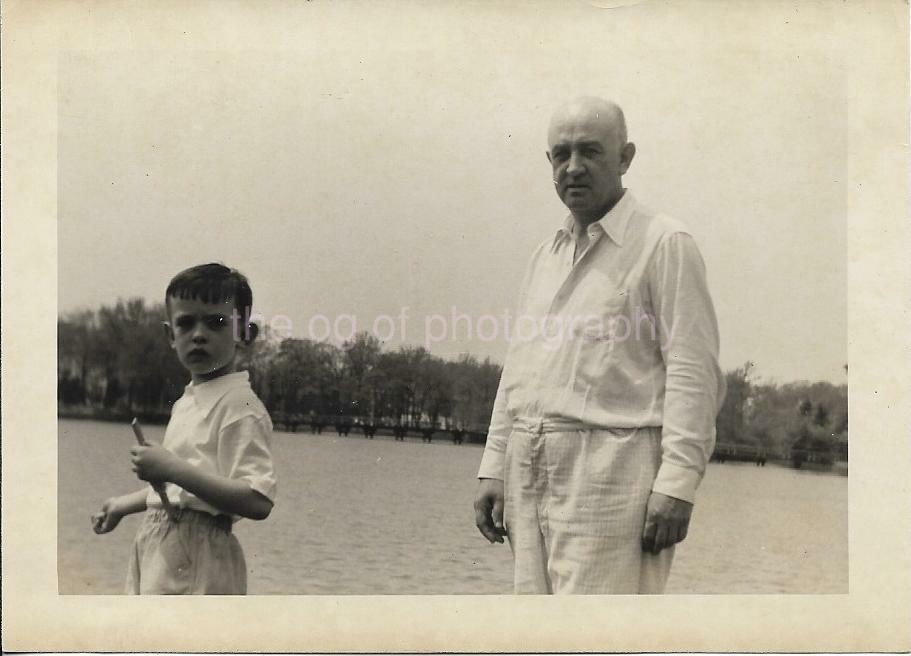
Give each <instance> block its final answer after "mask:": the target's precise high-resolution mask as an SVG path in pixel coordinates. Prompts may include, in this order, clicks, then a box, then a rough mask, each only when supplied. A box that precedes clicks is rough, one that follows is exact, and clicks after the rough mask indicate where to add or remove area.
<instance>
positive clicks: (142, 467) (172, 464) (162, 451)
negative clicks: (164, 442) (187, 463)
mask: <svg viewBox="0 0 911 656" xmlns="http://www.w3.org/2000/svg"><path fill="white" fill-rule="evenodd" d="M130 453H131V454H132V455H133V458H132V461H133V471H134V472H135V473H136V476H137V477H139V479H140V480H143V481H148V482H149V483H152V484H153V485H154V484H156V483H169V482H172V481H173V480H174V478H175V473H176V471H177V469H178V468H179V467H180V466H181V465H183V464H184V463H183V460H181V459H180V458H178V457H177V456H175V455H174V454H173V453H171V452H170V451H168V450H167V449H166V448H164V447H163V446H159V445H157V444H155V445H150V446H134V447H133V448H132V449H130Z"/></svg>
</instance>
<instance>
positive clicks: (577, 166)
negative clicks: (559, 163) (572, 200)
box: [566, 152, 585, 175]
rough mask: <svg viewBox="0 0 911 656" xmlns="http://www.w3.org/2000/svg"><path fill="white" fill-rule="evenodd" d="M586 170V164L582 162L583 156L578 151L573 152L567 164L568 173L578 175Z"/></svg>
mask: <svg viewBox="0 0 911 656" xmlns="http://www.w3.org/2000/svg"><path fill="white" fill-rule="evenodd" d="M583 171H585V166H583V164H582V157H581V156H580V155H579V153H577V152H573V153H572V154H571V155H570V156H569V162H567V164H566V174H567V175H578V174H579V173H582V172H583Z"/></svg>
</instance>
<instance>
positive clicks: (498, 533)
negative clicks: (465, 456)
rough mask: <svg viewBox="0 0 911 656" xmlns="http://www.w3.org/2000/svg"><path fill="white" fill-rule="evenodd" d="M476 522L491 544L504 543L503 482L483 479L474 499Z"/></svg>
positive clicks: (494, 479)
mask: <svg viewBox="0 0 911 656" xmlns="http://www.w3.org/2000/svg"><path fill="white" fill-rule="evenodd" d="M474 521H475V524H477V525H478V530H479V531H481V535H483V536H484V537H485V538H487V539H488V541H490V542H491V543H493V542H503V536H504V535H506V529H505V528H503V481H501V480H498V479H496V478H482V479H481V480H480V482H479V483H478V492H477V494H476V495H475V498H474Z"/></svg>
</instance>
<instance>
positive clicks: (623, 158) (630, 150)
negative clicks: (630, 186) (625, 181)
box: [620, 141, 636, 175]
mask: <svg viewBox="0 0 911 656" xmlns="http://www.w3.org/2000/svg"><path fill="white" fill-rule="evenodd" d="M635 156H636V144H634V143H633V142H632V141H628V142H627V143H626V145H625V146H623V148H622V149H621V150H620V175H623V174H624V173H626V172H627V171H629V167H630V164H632V163H633V158H634V157H635Z"/></svg>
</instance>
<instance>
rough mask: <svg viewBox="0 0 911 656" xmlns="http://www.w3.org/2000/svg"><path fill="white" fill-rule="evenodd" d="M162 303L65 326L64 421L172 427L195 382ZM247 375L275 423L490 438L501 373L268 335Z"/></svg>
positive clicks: (484, 364) (60, 376)
mask: <svg viewBox="0 0 911 656" xmlns="http://www.w3.org/2000/svg"><path fill="white" fill-rule="evenodd" d="M165 316H166V312H165V307H164V304H163V303H157V304H152V305H148V304H147V303H146V302H145V301H144V300H143V299H139V298H136V299H130V300H127V301H118V302H117V303H116V304H115V305H113V306H102V307H101V308H99V309H98V310H95V311H92V310H81V311H78V312H71V313H69V314H66V315H64V316H61V317H59V318H58V321H57V349H58V357H57V369H58V370H57V391H58V394H57V396H58V401H59V403H60V404H61V406H63V408H62V409H63V411H64V412H67V413H70V414H79V412H78V411H79V409H82V410H84V412H83V414H86V415H90V416H101V417H103V416H111V417H116V416H127V415H133V414H138V415H141V416H144V417H147V418H152V419H155V418H158V419H164V418H166V417H167V415H168V413H169V412H170V406H171V404H173V403H174V401H175V400H177V399H178V398H179V397H180V395H181V394H182V393H183V388H184V386H185V385H186V383H187V382H188V379H187V374H186V372H185V371H184V370H183V368H182V367H181V366H180V363H179V362H178V361H177V358H176V356H175V355H174V354H173V353H172V351H171V349H170V347H169V345H168V342H167V339H166V338H165V333H164V328H163V325H162V321H163V319H164V317H165ZM263 333H264V334H261V337H260V338H259V339H257V340H256V341H255V342H254V343H253V346H252V348H251V349H249V350H248V351H247V352H246V354H245V356H244V359H243V361H241V362H239V363H238V364H239V366H240V368H243V369H247V370H248V371H249V372H250V382H251V385H252V387H253V389H254V390H255V391H256V393H257V395H258V396H259V397H260V399H262V401H263V403H264V404H265V405H266V407H267V408H268V409H269V412H270V413H271V414H272V415H273V418H274V419H276V418H277V419H278V420H279V421H281V422H282V423H285V420H286V419H288V418H294V420H296V421H297V422H298V423H303V422H305V421H309V420H310V418H321V419H322V421H324V422H325V423H332V422H333V421H336V420H337V419H338V418H344V419H345V420H346V421H349V422H352V421H354V422H357V421H363V422H370V423H385V424H389V425H394V424H401V425H405V426H411V427H419V426H436V427H445V428H450V427H459V428H464V429H466V430H480V431H486V429H487V424H488V422H489V420H490V414H491V412H492V410H493V399H494V397H495V396H496V391H497V385H498V383H499V380H500V366H499V365H497V364H496V363H493V362H491V361H490V360H489V359H485V360H484V361H479V360H478V359H477V358H475V357H473V356H471V355H463V356H461V357H460V358H459V359H457V360H455V361H447V360H443V359H441V358H438V357H436V356H433V355H431V354H430V353H429V352H428V351H427V350H426V349H424V348H422V347H414V346H402V347H400V348H398V349H397V350H384V349H383V348H382V344H381V343H380V341H379V340H378V339H377V338H376V337H374V336H372V335H370V334H369V333H366V332H364V333H358V334H357V335H355V336H354V337H353V338H352V339H351V340H349V341H347V342H345V343H344V344H342V345H341V346H340V347H339V346H335V345H333V344H330V343H327V342H315V341H313V340H309V339H295V338H286V339H277V338H276V337H275V336H274V335H270V334H269V331H268V330H264V331H263Z"/></svg>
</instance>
